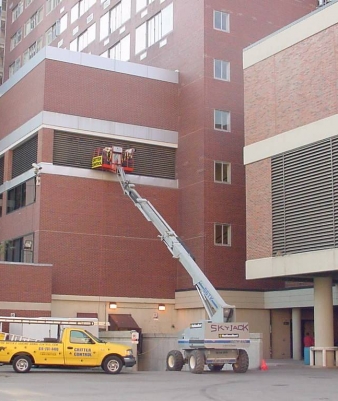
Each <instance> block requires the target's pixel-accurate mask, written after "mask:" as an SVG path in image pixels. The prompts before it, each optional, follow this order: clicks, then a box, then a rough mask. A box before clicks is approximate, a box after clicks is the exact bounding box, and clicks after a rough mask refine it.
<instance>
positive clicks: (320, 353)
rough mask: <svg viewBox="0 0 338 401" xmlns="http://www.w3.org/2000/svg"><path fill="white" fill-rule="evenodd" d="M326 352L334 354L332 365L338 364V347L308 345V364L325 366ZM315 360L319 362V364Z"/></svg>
mask: <svg viewBox="0 0 338 401" xmlns="http://www.w3.org/2000/svg"><path fill="white" fill-rule="evenodd" d="M328 353H333V354H334V366H338V365H337V362H338V347H310V366H315V365H316V366H322V367H323V368H325V367H327V354H328ZM318 358H321V360H320V359H318ZM316 362H321V364H320V363H316Z"/></svg>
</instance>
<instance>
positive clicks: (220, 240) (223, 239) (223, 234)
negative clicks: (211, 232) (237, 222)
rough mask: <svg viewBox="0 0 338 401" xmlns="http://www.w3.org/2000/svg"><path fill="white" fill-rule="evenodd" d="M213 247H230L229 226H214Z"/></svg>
mask: <svg viewBox="0 0 338 401" xmlns="http://www.w3.org/2000/svg"><path fill="white" fill-rule="evenodd" d="M215 245H223V246H229V245H231V226H230V225H229V224H215Z"/></svg>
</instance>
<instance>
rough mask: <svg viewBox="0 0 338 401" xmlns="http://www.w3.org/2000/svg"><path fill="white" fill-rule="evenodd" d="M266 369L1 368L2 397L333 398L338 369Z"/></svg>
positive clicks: (34, 400) (29, 400)
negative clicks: (110, 370)
mask: <svg viewBox="0 0 338 401" xmlns="http://www.w3.org/2000/svg"><path fill="white" fill-rule="evenodd" d="M268 367H269V369H268V371H260V370H257V371H248V372H247V373H246V374H235V373H233V372H232V371H227V370H226V371H222V372H216V373H211V372H204V373H203V374H202V375H195V374H191V373H189V372H186V371H182V372H132V371H131V370H123V371H122V373H121V374H119V375H116V376H115V375H108V374H105V373H103V372H102V371H101V370H97V369H93V370H83V371H78V370H74V371H65V370H44V369H41V368H39V369H35V370H34V369H33V370H32V371H31V373H28V374H18V373H14V372H13V371H12V368H11V367H10V366H2V367H0V400H1V401H41V400H44V401H46V400H47V401H60V400H72V401H108V400H109V401H136V400H137V401H155V400H156V401H183V400H184V401H239V400H240V401H303V400H304V401H305V400H306V401H336V400H337V399H338V395H337V387H338V380H337V379H338V369H320V368H311V367H309V366H304V365H303V364H300V363H294V362H287V363H286V362H284V363H279V362H278V363H277V362H268Z"/></svg>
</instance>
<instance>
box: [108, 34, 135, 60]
mask: <svg viewBox="0 0 338 401" xmlns="http://www.w3.org/2000/svg"><path fill="white" fill-rule="evenodd" d="M103 56H104V57H109V58H112V59H115V60H121V61H128V60H129V59H130V35H127V36H125V37H124V38H123V39H121V40H120V41H119V42H117V43H116V44H115V45H114V46H113V47H111V48H110V49H108V51H107V54H106V55H104V54H103Z"/></svg>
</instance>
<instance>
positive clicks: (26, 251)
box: [0, 234, 34, 263]
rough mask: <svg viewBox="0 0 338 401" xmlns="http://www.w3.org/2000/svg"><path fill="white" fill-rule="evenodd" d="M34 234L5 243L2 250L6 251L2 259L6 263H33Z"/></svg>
mask: <svg viewBox="0 0 338 401" xmlns="http://www.w3.org/2000/svg"><path fill="white" fill-rule="evenodd" d="M33 239H34V236H33V234H28V235H25V236H24V237H20V238H15V239H12V240H9V241H4V242H2V243H1V244H0V245H1V247H0V249H1V250H4V252H2V253H4V255H2V258H3V259H4V260H5V261H6V262H17V263H33V243H34V241H33Z"/></svg>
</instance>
